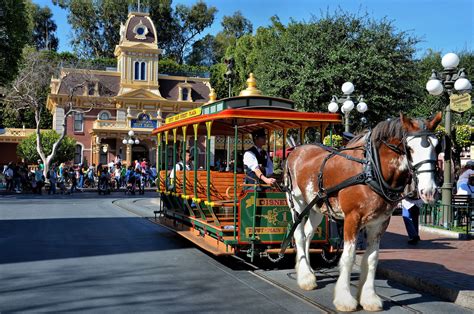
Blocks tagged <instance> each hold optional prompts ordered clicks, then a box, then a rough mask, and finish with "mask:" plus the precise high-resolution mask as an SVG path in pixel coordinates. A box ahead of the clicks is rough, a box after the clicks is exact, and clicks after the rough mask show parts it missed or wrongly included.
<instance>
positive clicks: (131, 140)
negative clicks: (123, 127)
mask: <svg viewBox="0 0 474 314" xmlns="http://www.w3.org/2000/svg"><path fill="white" fill-rule="evenodd" d="M134 135H135V132H133V130H130V131H128V136H125V137H124V139H123V140H122V144H124V145H127V152H126V159H127V162H129V165H131V164H132V145H133V144H135V145H138V144H140V140H139V139H138V138H135V139H134V138H133V137H134Z"/></svg>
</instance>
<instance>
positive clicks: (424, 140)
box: [382, 119, 440, 189]
mask: <svg viewBox="0 0 474 314" xmlns="http://www.w3.org/2000/svg"><path fill="white" fill-rule="evenodd" d="M417 122H418V125H419V126H420V130H418V131H415V132H407V133H405V134H404V135H403V138H402V140H401V142H400V144H398V145H394V144H391V143H387V142H386V141H382V142H383V143H384V144H385V145H386V146H387V147H388V148H390V149H391V150H393V151H394V152H396V153H398V154H399V155H406V156H407V159H408V165H409V173H410V176H411V177H412V178H413V180H414V181H415V187H416V189H418V175H419V174H420V173H430V172H432V173H434V174H436V172H437V165H438V160H437V158H435V159H431V158H430V159H426V160H422V161H420V162H418V163H416V164H412V162H411V161H410V159H411V156H410V150H409V149H407V146H408V142H409V141H411V140H413V139H415V138H421V146H422V147H425V148H426V147H429V146H430V145H432V143H431V142H430V141H429V140H428V138H429V137H435V136H436V134H435V133H434V132H432V131H430V130H428V128H427V127H426V124H425V122H424V121H423V120H421V119H417ZM408 138H410V139H408ZM400 145H402V147H403V149H400ZM439 148H440V144H438V145H437V146H436V147H435V151H436V153H437V154H436V155H438V152H439ZM424 164H432V165H433V167H430V169H425V170H420V168H421V166H422V165H424Z"/></svg>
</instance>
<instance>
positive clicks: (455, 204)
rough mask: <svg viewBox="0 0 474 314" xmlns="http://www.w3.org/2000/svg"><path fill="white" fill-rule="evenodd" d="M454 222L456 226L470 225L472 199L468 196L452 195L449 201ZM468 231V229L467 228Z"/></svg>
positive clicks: (473, 215) (473, 204) (473, 202)
mask: <svg viewBox="0 0 474 314" xmlns="http://www.w3.org/2000/svg"><path fill="white" fill-rule="evenodd" d="M451 205H452V208H453V215H454V220H455V221H457V224H458V226H464V225H467V226H469V225H471V226H470V227H471V229H472V222H473V219H474V198H472V197H470V196H469V195H453V197H452V200H451ZM468 229H469V228H468Z"/></svg>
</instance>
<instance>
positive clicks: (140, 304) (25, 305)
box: [0, 192, 468, 313]
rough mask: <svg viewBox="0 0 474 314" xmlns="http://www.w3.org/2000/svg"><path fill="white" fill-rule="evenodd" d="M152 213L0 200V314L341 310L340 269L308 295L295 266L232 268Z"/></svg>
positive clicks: (435, 305)
mask: <svg viewBox="0 0 474 314" xmlns="http://www.w3.org/2000/svg"><path fill="white" fill-rule="evenodd" d="M147 194H148V195H149V196H152V195H155V194H154V193H151V192H147ZM119 198H122V199H121V200H117V199H119ZM117 205H119V206H117ZM125 208H128V209H125ZM153 208H154V204H153V202H152V199H130V198H125V199H123V194H121V193H120V194H112V195H111V196H110V197H99V198H98V197H97V194H96V193H83V194H76V195H73V196H64V197H63V196H57V197H56V198H48V197H47V196H42V197H39V196H28V195H25V196H23V195H22V196H3V197H1V196H0V252H2V254H1V256H0V281H1V282H2V286H1V288H0V312H12V311H21V312H28V311H29V312H45V311H55V312H57V311H81V312H82V311H88V312H99V311H100V312H101V313H102V312H114V313H116V312H127V313H130V312H160V313H163V312H166V313H171V312H173V313H176V312H248V313H257V312H258V313H275V312H278V313H280V312H290V313H303V312H315V313H318V312H334V311H335V310H334V308H333V306H332V302H331V300H332V292H333V286H334V283H335V278H336V277H335V276H337V272H335V270H329V269H324V270H321V272H320V274H319V278H320V285H319V289H318V290H315V291H311V292H302V291H301V290H299V289H298V288H297V286H296V283H295V281H294V276H293V275H292V273H294V271H293V270H292V269H280V270H272V271H264V270H257V271H249V270H248V269H242V268H240V269H239V268H231V267H229V265H230V264H228V263H224V264H222V263H221V261H220V260H216V259H214V258H212V257H210V256H208V255H207V254H205V253H203V252H202V251H200V250H198V249H196V248H195V247H194V246H193V245H192V244H190V243H189V242H187V241H185V240H183V239H181V238H179V237H177V236H175V235H174V234H173V233H172V232H170V231H168V230H167V229H165V228H162V227H160V226H158V225H156V224H153V223H151V222H150V221H149V220H147V219H144V218H143V216H152V210H153ZM356 275H357V274H354V276H355V277H356ZM377 285H378V286H379V288H378V289H379V292H381V293H382V294H383V295H384V296H385V298H386V299H385V303H384V309H385V310H386V311H389V312H391V313H405V312H417V313H419V312H425V313H428V312H430V313H435V312H436V313H441V312H451V313H468V311H467V310H465V309H464V308H461V307H459V306H456V305H453V304H451V303H448V302H443V301H440V300H439V299H436V298H434V297H431V296H429V295H426V294H421V293H418V292H416V291H413V290H411V289H408V288H406V287H403V286H401V285H398V284H396V283H394V282H389V281H386V280H378V281H377ZM288 290H289V291H288ZM305 300H306V301H305ZM361 312H362V311H361Z"/></svg>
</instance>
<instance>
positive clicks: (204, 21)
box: [170, 1, 217, 64]
mask: <svg viewBox="0 0 474 314" xmlns="http://www.w3.org/2000/svg"><path fill="white" fill-rule="evenodd" d="M216 13H217V9H216V8H215V7H208V6H207V4H206V3H204V2H203V1H198V2H197V3H195V4H194V5H193V6H191V7H188V6H185V5H183V4H178V5H177V6H176V11H175V13H174V22H175V23H176V33H175V40H174V42H173V47H171V51H170V54H171V56H172V57H173V58H174V59H175V60H176V62H178V63H179V64H182V63H183V62H184V58H185V55H187V54H188V51H189V50H190V47H189V46H190V44H192V42H193V41H194V38H195V37H196V36H197V35H199V34H200V33H202V32H203V31H204V30H205V29H206V28H208V27H209V26H211V25H212V23H213V22H214V18H215V14H216Z"/></svg>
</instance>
